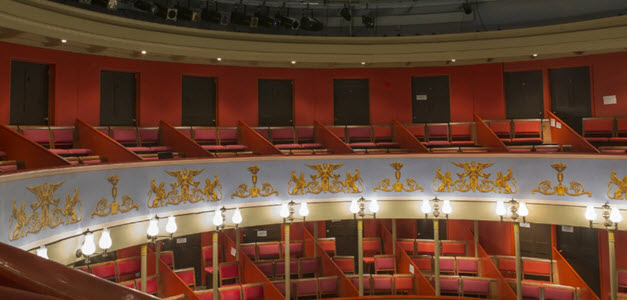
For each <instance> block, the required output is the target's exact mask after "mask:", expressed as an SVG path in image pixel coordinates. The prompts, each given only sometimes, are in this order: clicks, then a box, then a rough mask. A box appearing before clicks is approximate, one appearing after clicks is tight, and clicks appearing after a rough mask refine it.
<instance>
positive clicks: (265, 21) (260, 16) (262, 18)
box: [255, 12, 279, 28]
mask: <svg viewBox="0 0 627 300" xmlns="http://www.w3.org/2000/svg"><path fill="white" fill-rule="evenodd" d="M255 18H257V24H258V25H259V26H262V27H268V28H273V27H277V26H278V25H279V24H278V23H279V22H278V21H277V20H275V19H273V18H271V17H268V15H267V14H264V13H261V12H256V13H255Z"/></svg>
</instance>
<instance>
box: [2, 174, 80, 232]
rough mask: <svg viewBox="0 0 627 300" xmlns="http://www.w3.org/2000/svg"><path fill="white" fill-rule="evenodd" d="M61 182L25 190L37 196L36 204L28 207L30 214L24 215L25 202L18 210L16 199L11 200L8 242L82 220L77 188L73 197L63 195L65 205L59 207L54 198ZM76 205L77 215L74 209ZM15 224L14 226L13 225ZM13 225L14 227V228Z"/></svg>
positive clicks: (58, 202)
mask: <svg viewBox="0 0 627 300" xmlns="http://www.w3.org/2000/svg"><path fill="white" fill-rule="evenodd" d="M61 185H63V181H61V182H59V183H44V184H41V185H38V186H27V187H26V188H27V189H28V190H29V191H31V192H32V193H33V194H35V195H37V202H35V203H32V204H31V205H30V208H31V214H30V215H29V214H27V213H26V202H22V204H21V205H20V207H19V208H18V205H17V199H15V198H13V211H12V212H11V216H10V217H9V228H13V230H11V229H9V240H10V241H14V240H17V239H19V238H22V237H24V236H26V235H28V234H29V233H37V232H39V231H41V230H42V229H45V228H55V227H57V226H59V225H62V224H72V223H76V222H80V221H81V220H82V219H83V212H82V210H81V205H83V203H82V201H81V200H80V199H79V197H78V188H75V189H74V195H73V196H70V194H67V195H65V203H63V205H61V199H60V198H54V192H55V191H56V190H58V189H59V188H60V187H61ZM77 205H78V213H77V212H76V210H75V209H74V207H75V206H77ZM14 223H15V224H14ZM14 225H15V226H14Z"/></svg>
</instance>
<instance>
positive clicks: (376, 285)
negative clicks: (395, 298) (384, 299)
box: [364, 274, 394, 294]
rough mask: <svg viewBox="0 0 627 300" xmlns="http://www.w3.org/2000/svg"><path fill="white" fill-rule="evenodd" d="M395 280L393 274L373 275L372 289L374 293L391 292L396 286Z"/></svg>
mask: <svg viewBox="0 0 627 300" xmlns="http://www.w3.org/2000/svg"><path fill="white" fill-rule="evenodd" d="M364 281H365V280H364ZM393 281H394V277H393V276H392V275H380V274H376V275H372V290H373V292H374V293H378V292H383V293H385V294H391V293H392V288H393V287H394V284H393Z"/></svg>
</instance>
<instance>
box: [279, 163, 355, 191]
mask: <svg viewBox="0 0 627 300" xmlns="http://www.w3.org/2000/svg"><path fill="white" fill-rule="evenodd" d="M305 165H306V166H308V167H309V168H311V169H313V170H316V174H313V175H310V177H311V181H309V182H307V180H306V179H305V173H301V174H300V175H299V176H296V170H292V175H291V176H292V177H291V178H290V180H289V181H288V185H289V189H288V194H290V195H304V194H319V193H340V192H344V193H361V192H362V191H363V190H364V185H363V179H362V178H361V175H360V173H359V169H355V174H351V173H350V172H346V178H345V179H344V181H342V180H340V176H341V175H340V174H333V172H334V171H335V170H337V169H338V168H340V167H342V166H343V165H344V164H337V165H335V164H327V163H323V164H319V165H308V164H305Z"/></svg>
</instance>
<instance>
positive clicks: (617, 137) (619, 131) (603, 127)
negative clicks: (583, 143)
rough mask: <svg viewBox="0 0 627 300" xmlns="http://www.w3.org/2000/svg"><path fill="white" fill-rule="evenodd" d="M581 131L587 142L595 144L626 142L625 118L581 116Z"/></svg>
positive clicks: (626, 121)
mask: <svg viewBox="0 0 627 300" xmlns="http://www.w3.org/2000/svg"><path fill="white" fill-rule="evenodd" d="M581 133H582V136H583V137H584V138H585V139H586V140H587V141H588V142H590V143H592V144H595V145H603V144H622V145H625V144H627V118H624V117H620V118H615V117H601V118H599V117H590V118H583V119H582V131H581Z"/></svg>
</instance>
